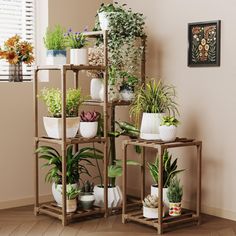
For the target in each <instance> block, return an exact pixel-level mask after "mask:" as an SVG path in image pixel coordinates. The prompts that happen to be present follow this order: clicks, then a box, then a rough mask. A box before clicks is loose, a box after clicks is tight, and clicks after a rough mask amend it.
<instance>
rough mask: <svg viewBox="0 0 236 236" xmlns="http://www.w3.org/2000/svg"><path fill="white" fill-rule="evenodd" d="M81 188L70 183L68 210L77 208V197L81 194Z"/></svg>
mask: <svg viewBox="0 0 236 236" xmlns="http://www.w3.org/2000/svg"><path fill="white" fill-rule="evenodd" d="M79 193H80V190H78V189H77V188H75V187H73V186H72V185H71V184H68V187H67V190H66V198H67V199H66V212H68V213H70V212H75V211H76V210H77V197H78V196H79Z"/></svg>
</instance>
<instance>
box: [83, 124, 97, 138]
mask: <svg viewBox="0 0 236 236" xmlns="http://www.w3.org/2000/svg"><path fill="white" fill-rule="evenodd" d="M97 132H98V122H97V121H94V122H84V121H81V122H80V134H81V136H82V137H84V138H93V137H95V136H96V135H97Z"/></svg>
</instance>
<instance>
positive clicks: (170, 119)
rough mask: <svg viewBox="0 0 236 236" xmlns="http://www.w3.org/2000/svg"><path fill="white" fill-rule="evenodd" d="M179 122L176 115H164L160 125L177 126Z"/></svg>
mask: <svg viewBox="0 0 236 236" xmlns="http://www.w3.org/2000/svg"><path fill="white" fill-rule="evenodd" d="M178 124H179V121H178V120H177V119H176V118H175V117H174V116H163V117H162V120H161V124H160V125H166V126H171V125H174V126H177V125H178Z"/></svg>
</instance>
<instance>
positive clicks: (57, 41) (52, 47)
mask: <svg viewBox="0 0 236 236" xmlns="http://www.w3.org/2000/svg"><path fill="white" fill-rule="evenodd" d="M64 33H65V31H64V29H63V28H62V27H61V26H60V25H57V26H55V27H54V29H49V28H47V31H46V35H45V37H44V38H43V40H44V45H45V47H46V48H47V64H48V65H63V64H66V45H65V37H64Z"/></svg>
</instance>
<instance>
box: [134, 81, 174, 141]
mask: <svg viewBox="0 0 236 236" xmlns="http://www.w3.org/2000/svg"><path fill="white" fill-rule="evenodd" d="M174 99H175V89H174V87H173V86H171V85H164V84H163V83H162V81H161V80H160V81H159V82H158V83H156V82H155V80H152V81H150V82H149V83H147V84H146V86H145V87H144V86H143V87H142V88H141V89H140V90H138V91H137V93H136V94H135V99H134V101H133V105H132V107H131V114H132V115H134V116H135V118H136V121H137V122H138V119H139V116H140V114H142V113H143V116H142V122H141V128H140V138H142V139H147V140H156V139H160V131H159V126H160V123H161V118H162V117H163V116H164V115H165V113H166V112H168V113H170V112H173V113H174V114H175V113H178V110H177V105H176V103H175V101H174Z"/></svg>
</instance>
